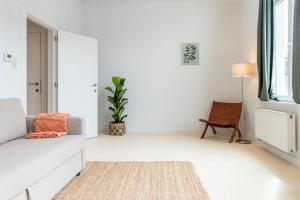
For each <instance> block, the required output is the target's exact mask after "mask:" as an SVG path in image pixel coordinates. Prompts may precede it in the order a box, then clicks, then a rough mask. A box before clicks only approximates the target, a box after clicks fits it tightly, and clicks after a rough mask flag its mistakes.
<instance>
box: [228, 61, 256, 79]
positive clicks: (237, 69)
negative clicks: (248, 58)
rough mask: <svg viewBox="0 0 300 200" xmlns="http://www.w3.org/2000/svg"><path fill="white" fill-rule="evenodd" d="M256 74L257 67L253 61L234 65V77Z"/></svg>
mask: <svg viewBox="0 0 300 200" xmlns="http://www.w3.org/2000/svg"><path fill="white" fill-rule="evenodd" d="M253 76H256V67H255V65H254V64H251V63H239V64H234V65H233V66H232V77H253Z"/></svg>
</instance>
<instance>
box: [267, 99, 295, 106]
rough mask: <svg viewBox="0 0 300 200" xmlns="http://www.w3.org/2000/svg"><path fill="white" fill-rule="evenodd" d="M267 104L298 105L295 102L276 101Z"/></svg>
mask: <svg viewBox="0 0 300 200" xmlns="http://www.w3.org/2000/svg"><path fill="white" fill-rule="evenodd" d="M265 103H271V104H278V105H298V104H297V103H295V102H294V101H274V100H271V101H267V102H265Z"/></svg>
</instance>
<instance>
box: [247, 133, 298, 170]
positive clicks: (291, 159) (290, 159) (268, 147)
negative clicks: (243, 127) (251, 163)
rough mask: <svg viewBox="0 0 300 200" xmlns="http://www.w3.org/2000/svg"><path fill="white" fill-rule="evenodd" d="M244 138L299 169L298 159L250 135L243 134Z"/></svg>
mask: <svg viewBox="0 0 300 200" xmlns="http://www.w3.org/2000/svg"><path fill="white" fill-rule="evenodd" d="M245 136H246V137H247V138H249V139H251V140H252V142H253V143H255V144H256V145H257V146H259V147H261V148H264V149H265V150H267V151H269V152H271V153H272V154H274V155H275V156H277V157H279V158H281V159H283V160H285V161H287V162H289V163H291V164H293V165H295V166H296V167H298V168H300V158H298V157H296V155H291V154H288V153H285V152H283V151H281V150H279V149H277V148H275V147H273V146H271V145H269V144H267V143H265V142H263V141H260V140H257V139H256V138H255V137H254V135H251V134H245Z"/></svg>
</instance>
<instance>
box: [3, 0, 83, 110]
mask: <svg viewBox="0 0 300 200" xmlns="http://www.w3.org/2000/svg"><path fill="white" fill-rule="evenodd" d="M27 15H32V16H34V17H36V18H39V19H40V20H42V21H43V22H45V23H47V24H48V25H50V26H52V27H53V28H56V29H63V30H68V31H73V32H81V5H80V0H43V1H41V0H1V6H0V98H8V97H18V98H21V99H22V101H23V104H24V105H25V103H26V16H27ZM3 53H10V54H12V55H13V57H14V58H16V61H17V66H16V68H15V69H13V68H12V67H11V65H10V64H8V63H6V62H4V61H3V60H2V55H3Z"/></svg>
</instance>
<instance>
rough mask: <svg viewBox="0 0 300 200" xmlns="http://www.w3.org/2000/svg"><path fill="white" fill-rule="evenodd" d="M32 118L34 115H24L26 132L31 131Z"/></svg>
mask: <svg viewBox="0 0 300 200" xmlns="http://www.w3.org/2000/svg"><path fill="white" fill-rule="evenodd" d="M34 118H35V116H27V117H26V127H27V133H30V132H32V131H33V122H34Z"/></svg>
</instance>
